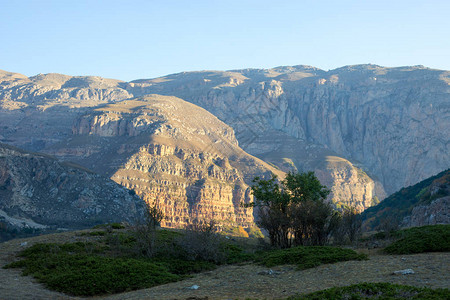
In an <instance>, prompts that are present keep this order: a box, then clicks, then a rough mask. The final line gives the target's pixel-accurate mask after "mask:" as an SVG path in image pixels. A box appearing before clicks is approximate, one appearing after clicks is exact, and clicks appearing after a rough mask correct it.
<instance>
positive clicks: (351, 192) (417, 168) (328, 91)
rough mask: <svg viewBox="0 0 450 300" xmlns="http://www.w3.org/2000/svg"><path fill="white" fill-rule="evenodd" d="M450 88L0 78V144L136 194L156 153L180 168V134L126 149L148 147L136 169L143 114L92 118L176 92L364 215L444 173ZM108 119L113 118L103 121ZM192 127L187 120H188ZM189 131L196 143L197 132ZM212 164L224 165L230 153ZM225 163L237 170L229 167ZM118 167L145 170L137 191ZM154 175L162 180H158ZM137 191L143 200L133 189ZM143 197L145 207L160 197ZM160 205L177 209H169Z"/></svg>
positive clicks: (287, 76) (366, 76)
mask: <svg viewBox="0 0 450 300" xmlns="http://www.w3.org/2000/svg"><path fill="white" fill-rule="evenodd" d="M449 84H450V79H449V72H447V71H440V70H432V69H428V68H425V67H422V66H415V67H402V68H384V67H380V66H375V65H357V66H347V67H343V68H339V69H335V70H331V71H328V72H327V71H323V70H320V69H317V68H314V67H309V66H293V67H278V68H273V69H268V70H264V69H244V70H234V71H226V72H220V71H202V72H183V73H179V74H173V75H168V76H165V77H161V78H156V79H142V80H136V81H132V82H122V81H119V80H113V79H104V78H100V77H93V76H91V77H89V76H76V77H73V76H67V75H62V74H45V75H43V74H39V75H37V76H33V77H29V78H28V77H26V76H24V75H21V74H17V73H10V72H6V71H1V72H0V119H1V120H2V122H1V124H0V141H3V142H5V143H9V144H12V145H15V146H20V147H23V148H25V149H27V150H32V151H43V152H47V153H51V154H54V155H56V156H58V157H60V158H63V159H70V160H73V161H76V162H77V163H80V164H81V165H84V166H87V167H89V168H92V169H94V170H95V171H96V172H99V173H101V174H104V175H107V176H114V177H113V178H114V180H116V181H117V182H120V183H123V184H125V185H127V186H129V187H134V186H136V187H137V181H139V180H141V179H140V178H141V177H142V178H146V177H148V176H150V175H149V174H156V173H155V172H156V171H155V170H156V169H152V170H153V171H152V170H150V169H146V167H143V166H144V165H146V164H150V165H153V164H154V162H150V161H151V159H150V158H149V157H150V156H151V157H153V156H154V154H151V153H165V151H166V148H167V149H168V150H167V151H168V153H173V154H170V155H166V156H164V157H165V159H167V164H169V165H176V164H177V159H178V160H179V159H180V157H183V156H180V155H181V154H177V151H178V150H177V148H176V147H177V146H176V147H175V148H173V145H172V144H171V143H173V140H176V139H178V137H176V134H171V137H170V139H172V140H171V141H169V140H167V139H164V140H163V139H160V140H159V141H158V145H157V146H156V145H154V144H151V143H150V142H149V141H148V140H147V141H139V142H134V144H135V145H138V144H140V145H141V146H145V145H153V146H152V147H154V146H155V148H151V149H148V150H145V151H147V153H150V154H148V155H147V156H148V157H147V161H146V162H145V163H143V162H142V161H139V162H135V163H134V165H133V166H132V167H131V165H130V163H131V162H130V161H128V159H129V158H132V159H134V160H135V161H136V159H135V157H134V158H133V155H132V153H134V154H136V153H138V152H139V153H140V152H141V151H140V150H139V149H140V147H141V146H139V149H137V148H133V147H134V146H129V144H128V143H124V141H125V140H127V139H134V140H139V139H140V137H141V134H142V132H143V131H145V130H153V129H154V128H153V127H152V128H153V129H152V128H150V127H151V126H150V127H148V126H147V125H145V122H146V121H145V118H143V117H138V118H137V119H134V117H133V118H132V120H128V119H127V118H125V117H124V115H123V114H122V115H120V114H115V115H114V116H109V115H108V114H103V113H101V112H99V111H97V112H95V113H93V111H94V110H95V109H96V108H97V107H101V106H104V105H106V104H107V103H113V102H120V101H123V100H124V99H131V98H133V97H136V96H143V95H147V94H154V93H156V94H164V95H173V96H177V97H180V98H182V99H184V100H186V101H189V102H191V103H193V104H196V105H199V106H201V107H203V108H204V109H206V110H208V111H209V112H211V113H213V114H214V115H215V116H217V117H218V118H219V119H220V120H221V121H223V122H225V123H226V124H227V125H229V126H230V127H231V128H232V129H231V128H230V127H228V128H230V129H228V132H227V133H223V134H225V135H229V134H234V135H235V136H236V140H235V141H234V142H232V144H233V143H234V145H235V146H237V145H239V147H240V148H241V150H240V151H242V150H244V151H246V152H248V153H249V154H251V155H254V156H256V157H258V158H260V159H262V160H263V161H265V162H268V163H270V164H272V165H275V166H277V167H278V168H280V169H281V170H282V171H289V170H300V171H306V170H314V171H315V172H316V174H317V176H318V177H319V179H320V180H321V181H322V182H323V183H324V184H326V185H328V186H329V187H330V188H331V190H332V194H331V195H330V200H332V201H333V202H334V203H336V204H337V205H338V206H339V205H343V204H346V205H355V206H356V207H357V208H358V209H359V210H364V209H367V208H368V207H370V206H372V205H373V204H376V203H377V202H378V200H382V199H384V198H385V196H386V193H388V194H389V193H392V192H394V191H396V190H398V189H399V188H400V187H402V186H407V185H410V184H414V183H416V182H418V181H420V180H422V179H424V178H427V177H429V176H431V175H433V174H436V173H438V172H439V171H442V170H443V169H446V168H448V167H450V157H449V153H450V152H449V151H448V150H449V149H448V141H449V137H450V136H449V135H450V133H449V131H448V130H447V129H448V128H450V121H449V120H450V114H449V102H448V99H449V90H450V88H449ZM109 117H111V118H113V119H114V118H116V119H114V120H115V121H114V122H113V121H111V120H107V119H105V118H109ZM120 118H125V119H124V120H122V121H121V120H119V119H120ZM171 118H172V117H166V119H171ZM175 118H178V116H177V117H175ZM94 119H95V120H94ZM192 119H195V117H194V116H190V117H189V118H186V119H184V121H185V122H186V121H187V122H191V121H192ZM143 120H144V121H143ZM161 120H162V119H161ZM161 120H160V121H161ZM172 121H174V120H172ZM142 122H143V123H142ZM158 122H159V121H158ZM161 122H162V121H161ZM141 123H142V124H144V125H142V124H141ZM156 123H157V122H156V121H155V124H156ZM92 124H100V125H95V126H94V125H92ZM152 124H153V123H152ZM158 124H162V123H158ZM172 124H173V125H172V126H173V127H174V128H170V129H167V128H165V127H164V126H163V127H161V128H164V130H165V131H166V132H169V131H171V130H172V131H173V132H175V131H176V129H175V128H178V130H181V129H182V123H181V122H172ZM146 126H147V127H146ZM189 126H191V127H193V126H192V125H189ZM155 130H156V129H155ZM161 130H162V129H161ZM232 131H233V132H234V133H231V132H232ZM193 132H194V133H195V135H197V134H198V135H202V134H203V133H202V130H195V129H194V131H193ZM111 135H115V136H117V138H116V139H115V140H116V143H118V144H119V143H123V145H122V146H120V147H122V149H119V148H117V147H119V145H118V144H117V145H116V146H114V147H116V148H114V147H111V148H110V142H105V141H106V140H109V141H111V140H113V139H112V138H111ZM103 142H104V143H103ZM166 142H167V143H168V144H166ZM180 142H181V141H180ZM96 143H97V144H96ZM102 143H103V144H102ZM94 144H96V145H94ZM132 144H133V143H132ZM65 145H69V146H68V147H66V146H65ZM213 145H215V144H213ZM158 147H161V148H158ZM132 148H133V150H131V149H132ZM144 148H145V147H144ZM144 148H143V149H144ZM172 148H173V149H172ZM117 149H119V150H117ZM163 149H164V150H163ZM137 150H139V151H137ZM203 150H204V149H201V150H196V151H198V152H197V154H195V155H200V153H203V152H205V155H206V156H208V155H209V154H208V153H209V152H208V151H209V149H208V151H203ZM102 151H106V152H102ZM133 151H134V152H133ZM145 151H144V152H145ZM127 155H129V157H127ZM195 155H194V156H195ZM208 157H209V156H208ZM220 157H221V159H225V157H226V155H223V153H222V156H220ZM106 159H108V161H106ZM172 159H174V161H173V162H172V161H171V160H172ZM227 159H228V161H229V163H230V164H231V166H233V164H232V163H231V161H233V159H230V157H227ZM169 160H170V161H171V162H170V163H169ZM100 161H101V163H100ZM140 165H143V166H142V167H140ZM224 165H227V163H226V162H224ZM124 166H127V167H126V168H129V169H127V172H128V173H130V172H131V171H130V170H131V169H133V170H134V169H139V168H141V170H139V173H135V174H134V175H133V176H135V177H133V176H131V175H130V174H131V173H130V174H127V176H125V177H127V178H137V179H136V180H137V181H136V182H135V183H134V184H131V183H130V182H131V181H130V182H128V181H129V180H128V179H127V180H126V181H127V182H128V183H126V182H125V181H122V180H121V179H120V176H122V175H120V174H121V172H123V170H124ZM233 167H235V166H233ZM219 168H220V167H219ZM236 168H237V167H236ZM237 169H238V170H239V168H237ZM121 170H122V171H121ZM149 170H150V171H149ZM161 170H162V168H160V169H159V170H158V174H162V173H161ZM152 172H153V173H152ZM170 172H174V171H170ZM176 172H178V171H176ZM227 172H228V171H227ZM250 173H251V172H250ZM176 174H177V175H174V176H180V178H181V177H182V176H181V175H180V173H176ZM251 174H254V173H251ZM152 176H153V175H152ZM171 176H173V175H171ZM220 176H222V175H220ZM227 176H228V175H227ZM243 176H244V175H243ZM122 177H123V176H122ZM156 177H158V176H156ZM156 177H154V179H152V180H155V182H157V184H158V185H159V186H162V185H165V189H169V186H171V184H170V183H169V181H167V180H166V175H161V177H158V178H156ZM138 178H139V179H138ZM230 178H231V177H230ZM191 179H192V178H191ZM145 180H148V182H150V181H152V180H150V179H148V178H147V179H145ZM177 180H178V179H177ZM189 180H190V179H189ZM197 180H201V179H197ZM233 180H237V179H233ZM234 182H238V181H234ZM248 183H249V182H248V180H247V181H246V184H247V185H248ZM197 184H198V185H200V184H204V185H205V186H204V189H203V190H202V191H203V192H202V193H204V194H203V196H202V197H212V196H210V195H212V194H215V196H213V197H217V195H221V196H220V198H223V197H225V198H226V197H228V196H225V195H228V194H229V193H230V191H231V190H233V189H231V190H230V189H228V190H227V191H226V192H225V191H224V190H223V188H221V189H219V190H218V189H217V186H213V185H211V184H210V183H207V182H205V183H202V181H199V182H198V183H197ZM206 186H209V187H210V189H209V192H206V189H205V188H206ZM182 189H183V188H182ZM191 190H192V191H189V192H188V193H191V194H192V195H193V196H192V197H194V198H195V197H197V196H196V195H197V194H196V191H197V187H196V188H192V189H191ZM137 191H138V192H139V193H141V192H140V190H139V188H137ZM177 193H179V192H174V194H171V195H173V197H175V195H178V194H177ZM141 194H142V195H144V192H143V191H142V193H141ZM146 195H147V197H148V199H149V198H155V197H156V194H152V193H149V194H147V192H146ZM159 195H160V196H161V194H159ZM160 196H158V197H160ZM164 197H165V196H164ZM173 197H172V196H170V197H169V198H170V199H173ZM177 197H178V196H177ZM186 197H187V196H186ZM189 197H191V196H189ZM163 202H165V203H172V204H170V205H173V200H164V201H163ZM168 205H169V204H168ZM202 207H203V206H202ZM212 207H213V206H212ZM167 209H169V208H167ZM184 209H187V208H186V207H183V208H181V207H179V208H176V209H175V210H184ZM208 209H209V208H208ZM225 215H226V214H225ZM177 222H181V221H180V219H178V221H177Z"/></svg>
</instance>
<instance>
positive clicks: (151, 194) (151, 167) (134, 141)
mask: <svg viewBox="0 0 450 300" xmlns="http://www.w3.org/2000/svg"><path fill="white" fill-rule="evenodd" d="M72 131H73V135H74V136H73V138H72V140H71V141H69V142H68V143H61V144H59V145H55V146H54V147H53V149H54V150H53V151H54V153H55V154H57V155H58V156H60V157H64V158H65V159H70V160H73V161H79V162H80V163H83V164H84V165H86V166H89V167H90V168H92V169H93V170H99V171H102V172H105V170H106V172H107V173H108V175H109V176H111V178H112V179H113V180H114V181H116V182H117V183H120V184H121V185H123V186H126V187H127V188H130V189H133V190H135V191H136V193H137V194H138V195H140V196H142V197H143V198H144V200H146V201H147V202H148V203H150V204H151V205H156V206H158V207H159V208H160V209H162V210H163V211H164V213H165V215H166V217H167V218H166V219H165V220H163V222H162V225H163V226H168V227H182V226H184V225H186V224H187V223H192V222H193V221H194V220H196V221H203V220H209V219H214V220H216V221H218V222H219V223H220V224H221V225H240V226H242V227H244V228H248V229H250V228H251V227H253V226H255V225H254V218H253V210H252V209H251V208H242V207H241V204H242V203H248V202H250V201H252V196H251V195H250V188H249V184H250V183H251V180H252V179H253V178H254V177H255V176H268V175H269V174H270V172H275V173H277V174H279V175H281V176H282V175H283V173H282V172H280V171H278V170H276V169H274V168H272V167H271V166H269V165H267V164H266V163H264V162H263V161H261V160H259V159H257V158H255V157H252V156H250V155H248V154H247V153H245V152H244V151H243V150H242V149H240V148H239V147H238V145H237V144H238V143H237V140H236V138H235V137H234V131H233V129H232V128H230V127H229V126H227V125H226V124H224V123H223V122H221V121H219V120H218V119H217V118H216V117H214V116H213V115H212V114H210V113H208V112H207V111H206V110H204V109H201V108H199V107H197V106H196V105H193V104H191V103H188V102H185V101H183V100H181V99H179V98H175V97H167V96H159V95H150V96H146V97H143V98H139V99H132V100H126V101H122V102H120V103H116V104H111V105H107V106H104V107H101V108H97V109H95V110H92V111H91V112H88V113H86V114H84V115H82V116H80V117H79V118H78V119H77V120H76V122H74V126H73V128H72ZM81 153H82V155H81V156H80V154H81Z"/></svg>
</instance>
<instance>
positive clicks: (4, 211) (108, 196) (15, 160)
mask: <svg viewBox="0 0 450 300" xmlns="http://www.w3.org/2000/svg"><path fill="white" fill-rule="evenodd" d="M131 194H132V193H130V191H129V190H127V189H125V188H124V187H122V186H120V185H118V184H117V183H115V182H113V181H112V180H110V179H107V178H105V177H103V176H100V175H98V174H95V173H93V172H91V171H89V170H86V169H84V168H82V167H80V166H77V165H75V164H70V163H64V162H60V161H59V160H57V159H56V158H54V157H51V156H49V155H46V154H38V153H31V152H27V151H23V150H20V149H18V148H15V147H11V146H8V145H5V144H0V223H1V225H2V226H1V228H2V232H3V233H5V232H8V231H11V230H14V229H16V230H19V231H20V230H22V229H27V228H28V229H56V228H67V229H78V228H86V227H91V226H93V225H96V224H104V223H110V222H122V221H128V222H135V221H137V220H138V219H139V218H141V217H142V215H143V211H144V207H145V206H144V202H143V201H142V199H140V198H139V197H137V196H135V195H134V196H133V195H131Z"/></svg>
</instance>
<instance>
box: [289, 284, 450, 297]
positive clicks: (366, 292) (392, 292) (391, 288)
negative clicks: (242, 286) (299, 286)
mask: <svg viewBox="0 0 450 300" xmlns="http://www.w3.org/2000/svg"><path fill="white" fill-rule="evenodd" d="M449 298H450V291H449V290H448V289H436V290H433V289H430V288H418V287H413V286H407V285H398V284H392V283H383V282H381V283H359V284H354V285H350V286H345V287H334V288H330V289H326V290H323V291H318V292H314V293H310V294H306V295H301V296H294V297H290V298H288V299H290V300H314V299H317V300H319V299H330V300H340V299H355V300H356V299H430V300H431V299H433V300H444V299H445V300H446V299H449Z"/></svg>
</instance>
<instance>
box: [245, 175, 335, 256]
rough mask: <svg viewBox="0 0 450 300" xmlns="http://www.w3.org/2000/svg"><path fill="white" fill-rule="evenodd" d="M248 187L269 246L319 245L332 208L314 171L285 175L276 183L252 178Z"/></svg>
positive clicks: (331, 213)
mask: <svg viewBox="0 0 450 300" xmlns="http://www.w3.org/2000/svg"><path fill="white" fill-rule="evenodd" d="M253 182H254V183H255V184H254V185H253V186H252V191H253V195H254V197H255V201H254V202H253V203H252V205H253V206H256V207H259V219H258V221H257V222H258V225H259V226H260V227H262V228H264V229H266V230H267V232H268V233H269V237H270V241H271V244H272V245H273V246H279V247H281V248H288V247H290V246H291V245H292V243H294V244H297V245H323V244H325V243H326V241H327V237H328V235H329V232H330V230H331V225H332V224H333V222H332V217H333V209H332V207H331V206H330V204H329V203H327V202H326V198H327V196H328V194H329V193H330V190H328V189H327V187H326V186H323V185H322V184H321V183H320V181H319V180H318V179H317V177H316V176H315V175H314V172H305V173H288V174H287V175H286V178H285V179H284V180H282V181H279V180H278V179H277V177H276V175H274V174H272V177H271V178H270V179H268V180H265V179H261V178H259V177H256V178H255V179H254V180H253Z"/></svg>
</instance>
